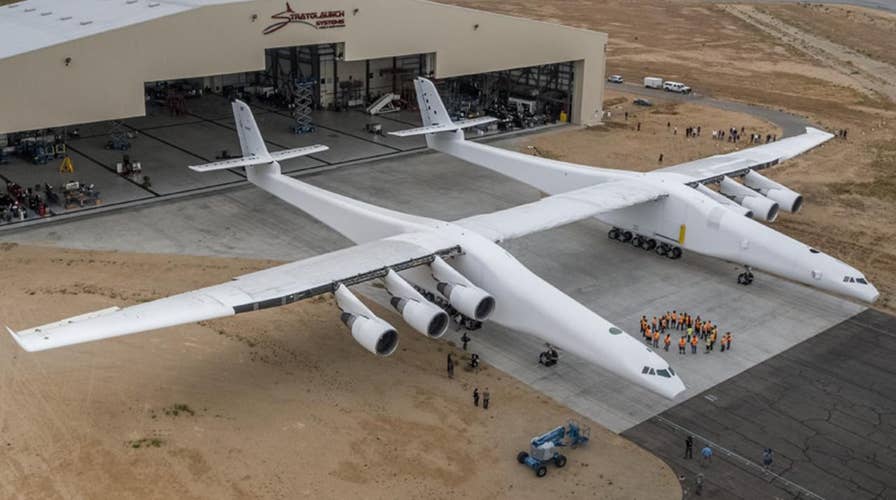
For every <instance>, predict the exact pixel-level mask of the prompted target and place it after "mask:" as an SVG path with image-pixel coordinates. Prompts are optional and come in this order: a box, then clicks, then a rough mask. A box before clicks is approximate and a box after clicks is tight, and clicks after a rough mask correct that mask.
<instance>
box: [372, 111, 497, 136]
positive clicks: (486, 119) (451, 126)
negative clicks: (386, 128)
mask: <svg viewBox="0 0 896 500" xmlns="http://www.w3.org/2000/svg"><path fill="white" fill-rule="evenodd" d="M497 120H498V119H497V118H494V117H491V116H482V117H479V118H471V119H469V120H460V121H456V122H449V123H445V124H441V125H439V124H436V125H428V126H426V127H417V128H409V129H406V130H398V131H395V132H389V135H394V136H398V137H410V136H415V135H426V134H436V133H439V132H454V131H455V130H460V129H464V128H470V127H477V126H479V125H485V124H486V123H491V122H493V121H497Z"/></svg>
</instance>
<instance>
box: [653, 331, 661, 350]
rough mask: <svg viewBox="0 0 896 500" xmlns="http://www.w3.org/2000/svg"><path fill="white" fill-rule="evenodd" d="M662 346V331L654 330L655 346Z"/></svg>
mask: <svg viewBox="0 0 896 500" xmlns="http://www.w3.org/2000/svg"><path fill="white" fill-rule="evenodd" d="M659 346H660V332H659V330H657V331H655V332H653V347H659Z"/></svg>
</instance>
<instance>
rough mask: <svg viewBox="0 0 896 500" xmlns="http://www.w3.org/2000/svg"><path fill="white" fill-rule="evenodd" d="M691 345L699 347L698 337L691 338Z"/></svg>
mask: <svg viewBox="0 0 896 500" xmlns="http://www.w3.org/2000/svg"><path fill="white" fill-rule="evenodd" d="M691 345H697V336H696V335H694V336H693V337H691Z"/></svg>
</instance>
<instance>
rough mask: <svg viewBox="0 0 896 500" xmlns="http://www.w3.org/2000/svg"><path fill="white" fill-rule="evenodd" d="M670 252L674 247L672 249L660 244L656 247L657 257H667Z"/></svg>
mask: <svg viewBox="0 0 896 500" xmlns="http://www.w3.org/2000/svg"><path fill="white" fill-rule="evenodd" d="M669 250H672V247H670V246H669V245H667V244H665V243H660V244H659V245H657V247H656V254H657V255H666V254H667V253H669Z"/></svg>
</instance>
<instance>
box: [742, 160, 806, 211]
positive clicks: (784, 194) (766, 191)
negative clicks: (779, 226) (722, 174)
mask: <svg viewBox="0 0 896 500" xmlns="http://www.w3.org/2000/svg"><path fill="white" fill-rule="evenodd" d="M744 185H745V186H747V187H749V188H752V189H755V190H756V191H759V192H760V193H762V194H763V195H765V196H766V197H768V198H770V199H772V200H775V201H776V202H778V205H779V206H780V207H781V208H782V209H783V210H786V211H788V212H791V213H794V212H797V211H799V209H800V207H801V206H803V196H802V195H801V194H799V193H797V192H796V191H794V190H792V189H790V188H788V187H787V186H784V185H782V184H779V183H777V182H775V181H773V180H771V179H769V178H768V177H765V176H763V175H760V174H758V173H756V171H755V170H750V171H749V172H747V175H745V176H744Z"/></svg>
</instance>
